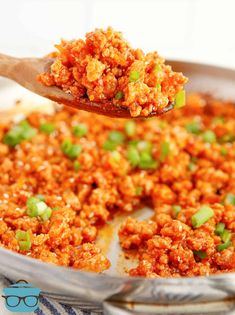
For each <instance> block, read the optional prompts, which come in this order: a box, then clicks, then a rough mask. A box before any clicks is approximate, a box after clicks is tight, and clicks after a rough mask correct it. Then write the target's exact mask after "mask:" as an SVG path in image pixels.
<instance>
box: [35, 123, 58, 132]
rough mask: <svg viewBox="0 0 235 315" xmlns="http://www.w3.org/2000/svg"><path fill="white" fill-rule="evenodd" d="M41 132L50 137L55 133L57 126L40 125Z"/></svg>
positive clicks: (49, 124)
mask: <svg viewBox="0 0 235 315" xmlns="http://www.w3.org/2000/svg"><path fill="white" fill-rule="evenodd" d="M39 130H40V131H42V132H44V133H46V134H48V135H50V134H51V133H52V132H54V131H55V125H53V124H51V123H43V124H41V125H40V127H39Z"/></svg>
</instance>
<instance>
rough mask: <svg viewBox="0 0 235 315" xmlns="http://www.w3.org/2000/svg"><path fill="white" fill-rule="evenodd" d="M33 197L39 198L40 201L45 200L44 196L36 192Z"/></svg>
mask: <svg viewBox="0 0 235 315" xmlns="http://www.w3.org/2000/svg"><path fill="white" fill-rule="evenodd" d="M35 197H36V198H37V199H39V200H40V201H45V197H44V196H43V195H40V194H38V195H36V196H35Z"/></svg>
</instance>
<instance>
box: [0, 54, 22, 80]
mask: <svg viewBox="0 0 235 315" xmlns="http://www.w3.org/2000/svg"><path fill="white" fill-rule="evenodd" d="M17 62H19V59H17V58H14V57H10V56H7V55H3V54H0V76H3V77H6V78H9V79H11V78H12V74H13V67H14V65H16V64H17Z"/></svg>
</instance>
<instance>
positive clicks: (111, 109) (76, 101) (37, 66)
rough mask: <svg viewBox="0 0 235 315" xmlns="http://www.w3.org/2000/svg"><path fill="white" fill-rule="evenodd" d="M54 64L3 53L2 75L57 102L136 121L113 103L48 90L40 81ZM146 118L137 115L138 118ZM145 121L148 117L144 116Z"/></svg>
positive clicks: (54, 89) (1, 55)
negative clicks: (40, 75) (42, 75)
mask: <svg viewBox="0 0 235 315" xmlns="http://www.w3.org/2000/svg"><path fill="white" fill-rule="evenodd" d="M52 62H53V59H52V58H49V57H48V58H14V57H10V56H7V55H3V54H0V75H1V76H4V77H7V78H8V79H11V80H14V81H16V82H17V83H18V84H20V85H22V86H23V87H25V88H26V89H28V90H30V91H32V92H34V93H36V94H38V95H41V96H43V97H46V98H48V99H50V100H52V101H55V102H57V103H60V104H63V105H66V106H69V107H73V108H75V109H79V110H85V111H88V112H93V113H95V114H101V115H105V116H109V117H117V118H133V117H131V115H130V111H129V110H128V108H127V107H125V106H118V105H114V104H113V103H112V102H111V101H103V102H91V101H90V100H89V99H88V98H87V97H83V98H75V97H74V96H73V95H72V94H69V93H65V92H64V91H63V90H61V89H59V88H58V87H55V86H53V87H48V86H45V85H42V84H41V83H40V82H38V81H37V76H38V75H39V74H40V73H43V72H47V71H48V70H49V68H50V66H51V64H52ZM173 107H174V106H173V104H169V105H168V106H167V107H165V108H163V109H161V110H158V111H154V112H151V113H150V115H149V116H148V117H153V116H160V115H162V114H164V113H166V112H168V111H169V110H171V109H173ZM141 117H145V116H138V118H141ZM145 118H146V117H145Z"/></svg>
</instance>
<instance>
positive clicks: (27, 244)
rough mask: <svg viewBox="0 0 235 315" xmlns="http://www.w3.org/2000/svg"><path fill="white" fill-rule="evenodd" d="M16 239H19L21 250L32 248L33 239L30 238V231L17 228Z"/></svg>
mask: <svg viewBox="0 0 235 315" xmlns="http://www.w3.org/2000/svg"><path fill="white" fill-rule="evenodd" d="M16 239H17V241H18V244H19V247H20V250H22V251H27V250H30V248H31V245H32V244H31V240H30V234H29V231H22V230H17V231H16Z"/></svg>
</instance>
